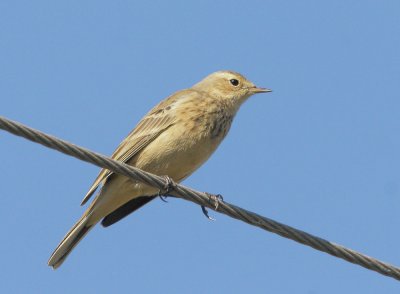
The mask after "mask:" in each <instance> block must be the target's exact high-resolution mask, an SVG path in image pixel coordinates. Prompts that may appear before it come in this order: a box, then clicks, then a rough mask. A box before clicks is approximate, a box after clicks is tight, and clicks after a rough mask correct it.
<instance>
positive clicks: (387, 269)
mask: <svg viewBox="0 0 400 294" xmlns="http://www.w3.org/2000/svg"><path fill="white" fill-rule="evenodd" d="M0 128H1V129H3V130H5V131H8V132H10V133H12V134H14V135H17V136H20V137H23V138H25V139H28V140H30V141H33V142H36V143H39V144H42V145H44V146H46V147H48V148H52V149H55V150H57V151H60V152H62V153H64V154H67V155H70V156H73V157H76V158H78V159H80V160H83V161H86V162H89V163H92V164H94V165H97V166H99V167H102V168H106V169H108V170H111V171H113V172H115V173H118V174H122V175H124V176H127V177H129V178H132V179H134V180H138V181H141V182H143V183H146V184H148V185H151V186H153V187H157V188H158V189H160V190H164V189H165V186H166V182H167V181H166V179H165V178H164V177H160V176H157V175H153V174H150V173H148V172H145V171H142V170H140V169H138V168H135V167H132V166H129V165H127V164H125V163H122V162H119V161H116V160H113V159H111V158H108V157H106V156H104V155H101V154H98V153H95V152H92V151H90V150H88V149H85V148H82V147H79V146H77V145H74V144H71V143H69V142H66V141H63V140H60V139H58V138H56V137H53V136H50V135H47V134H45V133H42V132H40V131H38V130H35V129H32V128H29V127H27V126H24V125H22V124H20V123H17V122H14V121H11V120H8V119H6V118H5V117H2V116H0ZM170 194H172V195H174V196H176V197H180V198H183V199H186V200H189V201H192V202H194V203H196V204H199V205H203V206H206V207H208V208H211V209H215V201H213V200H212V199H211V198H210V194H207V193H201V192H198V191H195V190H192V189H190V188H187V187H185V186H183V185H176V186H175V187H174V188H173V191H171V192H170ZM217 211H218V212H221V213H224V214H226V215H228V216H230V217H233V218H236V219H238V220H241V221H244V222H246V223H248V224H250V225H253V226H257V227H259V228H261V229H264V230H266V231H269V232H272V233H275V234H278V235H280V236H282V237H284V238H288V239H291V240H293V241H296V242H298V243H301V244H304V245H307V246H309V247H312V248H314V249H316V250H319V251H323V252H326V253H328V254H330V255H333V256H335V257H339V258H341V259H344V260H346V261H348V262H351V263H354V264H358V265H360V266H362V267H365V268H367V269H369V270H373V271H376V272H378V273H380V274H382V275H385V276H388V277H392V278H394V279H397V280H400V269H399V268H397V267H395V266H392V265H390V264H388V263H384V262H382V261H379V260H377V259H375V258H372V257H369V256H366V255H364V254H361V253H359V252H356V251H354V250H351V249H348V248H346V247H343V246H341V245H338V244H335V243H331V242H329V241H327V240H324V239H322V238H319V237H316V236H313V235H311V234H308V233H306V232H303V231H301V230H298V229H295V228H293V227H290V226H287V225H284V224H282V223H279V222H277V221H274V220H272V219H269V218H266V217H263V216H261V215H258V214H256V213H254V212H251V211H248V210H245V209H243V208H240V207H238V206H235V205H233V204H229V203H228V202H225V201H221V202H219V205H218V210H217Z"/></svg>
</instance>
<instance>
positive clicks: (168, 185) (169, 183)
mask: <svg viewBox="0 0 400 294" xmlns="http://www.w3.org/2000/svg"><path fill="white" fill-rule="evenodd" d="M163 178H164V179H165V185H164V187H163V189H162V190H161V189H160V191H158V197H160V199H161V200H162V201H164V202H168V201H167V200H166V199H167V197H168V194H169V193H170V192H171V191H172V190H174V188H175V186H176V183H175V182H174V181H173V180H172V179H171V178H170V177H169V176H163Z"/></svg>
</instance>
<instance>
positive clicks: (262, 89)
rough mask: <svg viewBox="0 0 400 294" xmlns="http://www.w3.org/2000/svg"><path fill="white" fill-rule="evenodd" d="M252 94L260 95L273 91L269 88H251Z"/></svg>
mask: <svg viewBox="0 0 400 294" xmlns="http://www.w3.org/2000/svg"><path fill="white" fill-rule="evenodd" d="M250 92H252V93H253V94H258V93H268V92H272V90H271V89H267V88H258V87H253V88H250Z"/></svg>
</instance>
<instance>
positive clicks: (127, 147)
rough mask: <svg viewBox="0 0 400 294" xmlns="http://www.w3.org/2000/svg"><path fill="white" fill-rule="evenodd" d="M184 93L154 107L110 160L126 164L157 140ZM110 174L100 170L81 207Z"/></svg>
mask: <svg viewBox="0 0 400 294" xmlns="http://www.w3.org/2000/svg"><path fill="white" fill-rule="evenodd" d="M186 91H187V90H184V91H181V92H178V93H176V94H174V95H172V96H170V97H168V98H167V99H165V100H163V101H162V102H160V103H159V104H158V105H157V106H155V107H154V108H153V109H152V110H151V111H150V112H149V113H148V114H147V115H146V116H145V117H144V118H143V119H142V120H141V121H140V122H139V123H138V125H137V126H136V127H135V128H134V129H133V131H132V132H130V133H129V135H128V136H127V137H126V138H125V139H124V140H123V141H122V142H121V144H120V145H119V146H118V148H117V149H116V150H115V151H114V153H113V154H112V156H111V158H113V159H115V160H118V161H121V162H127V161H128V160H129V159H131V158H132V157H134V156H135V155H136V154H137V153H138V152H139V151H141V150H142V149H143V148H144V147H146V146H147V145H148V144H150V143H151V142H152V141H153V140H154V139H155V138H157V137H158V136H159V135H160V134H161V133H162V132H163V131H165V130H166V129H167V128H169V127H170V126H172V125H173V124H174V123H175V116H174V115H173V114H172V113H173V112H174V110H173V105H174V103H175V102H176V101H177V100H178V98H179V99H182V96H186V94H189V93H185V92H186ZM111 174H112V172H111V171H109V170H107V169H102V170H101V171H100V173H99V175H98V176H97V178H96V180H95V181H94V183H93V184H92V186H91V187H90V189H89V191H88V192H87V194H86V196H85V198H83V200H82V203H81V205H84V204H85V203H86V202H87V201H88V200H89V199H90V197H91V196H92V195H93V193H94V192H95V191H96V189H97V188H98V186H99V185H100V184H101V183H102V182H103V181H104V180H106V179H107V178H108V177H109V176H110V175H111Z"/></svg>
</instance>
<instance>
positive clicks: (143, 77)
mask: <svg viewBox="0 0 400 294" xmlns="http://www.w3.org/2000/svg"><path fill="white" fill-rule="evenodd" d="M399 15H400V2H399V1H211V0H209V1H191V2H189V1H148V2H146V3H145V1H99V0H97V1H64V2H61V1H2V2H0V102H1V103H0V105H1V115H4V116H6V117H9V118H11V119H14V120H17V121H20V122H22V123H25V124H27V125H29V126H32V127H34V128H37V129H40V130H42V131H45V132H47V133H50V134H53V135H56V136H58V137H61V138H64V139H66V140H69V141H71V142H74V143H76V144H79V145H82V146H85V147H88V148H90V149H92V150H95V151H98V152H101V153H103V154H107V155H109V154H111V153H112V151H113V150H114V148H115V147H116V146H117V145H118V143H119V142H120V141H121V140H122V139H123V138H124V137H125V135H126V134H127V133H128V132H129V131H130V130H131V129H132V128H133V127H134V126H135V124H136V123H137V122H138V120H139V119H140V118H141V117H142V116H143V115H144V114H145V113H146V112H147V111H148V110H149V109H150V108H151V107H153V106H154V105H155V104H156V103H157V102H158V101H159V100H161V99H163V98H165V97H166V96H168V95H169V94H171V93H173V92H175V91H177V90H179V89H182V88H186V87H190V86H191V85H193V84H194V83H196V82H197V81H199V80H200V79H201V78H203V77H204V76H206V75H207V74H209V73H211V72H214V71H216V70H220V69H231V70H235V71H238V72H241V73H243V74H244V75H246V76H247V77H248V78H249V79H250V80H252V81H253V82H254V83H256V84H257V85H259V86H264V87H269V88H272V89H273V90H274V92H273V93H271V94H268V95H258V96H254V97H253V98H251V99H250V100H249V101H248V102H247V103H246V104H245V105H244V106H243V107H242V109H241V110H240V112H239V114H238V115H237V117H236V121H235V122H234V124H233V127H232V129H231V132H230V134H229V136H228V138H227V139H226V140H225V141H224V142H223V144H222V145H221V146H220V148H219V149H218V151H217V152H216V153H215V154H214V156H213V157H212V158H211V159H210V160H209V161H208V162H207V163H206V164H205V165H204V166H203V167H202V168H201V169H200V170H198V172H196V173H195V174H194V175H193V176H192V177H190V178H189V179H188V180H186V181H185V183H184V184H185V185H188V186H190V187H193V188H195V189H197V190H201V191H208V192H211V193H221V194H222V195H224V197H225V199H226V200H227V201H229V202H231V203H234V204H236V205H239V206H241V207H244V208H246V209H249V210H252V211H255V212H257V213H259V214H262V215H265V216H267V217H270V218H273V219H276V220H278V221H281V222H283V223H286V224H289V225H292V226H295V227H297V228H300V229H302V230H305V231H307V232H310V233H312V234H315V235H318V236H321V237H323V238H326V239H328V240H330V241H333V242H336V243H339V244H343V245H344V246H348V247H350V248H352V249H355V250H358V251H361V252H363V253H365V254H368V255H370V256H374V257H376V258H379V259H381V260H383V261H387V262H390V263H393V264H397V265H400V250H399V247H400V236H399V225H400V220H399V212H400V167H399V166H400V139H399V136H400V123H399V112H400V99H399V98H400V95H399V92H400V90H399V85H400V18H399ZM0 142H1V144H0V163H1V164H0V173H1V175H2V176H1V180H0V215H1V222H0V232H1V233H2V236H1V242H0V259H1V268H0V277H1V283H0V291H1V292H2V293H7V292H8V293H112V292H113V293H115V292H128V291H129V292H133V293H162V292H166V293H248V292H250V293H399V289H400V287H399V285H400V284H399V283H398V282H397V281H396V280H394V279H390V278H387V277H384V276H381V275H379V274H377V273H375V272H372V271H368V270H366V269H364V268H361V267H359V266H356V265H353V264H350V263H347V262H345V261H342V260H340V259H337V258H334V257H331V256H329V255H327V254H324V253H321V252H318V251H315V250H313V249H311V248H309V247H305V246H302V245H300V244H297V243H295V242H292V241H290V240H287V239H283V238H281V237H279V236H277V235H274V234H270V233H267V232H265V231H262V230H260V229H258V228H255V227H251V226H249V225H247V224H244V223H242V222H239V221H236V220H234V219H231V218H229V217H226V216H224V215H220V214H218V213H215V212H211V215H212V216H214V217H216V218H217V221H216V222H210V221H207V219H206V218H205V217H204V216H203V215H202V213H201V210H200V208H199V207H197V206H196V205H194V204H192V203H190V202H186V201H184V200H180V199H170V200H169V203H167V204H165V203H163V202H161V201H159V200H157V201H154V202H153V203H151V204H150V205H148V206H146V207H145V208H143V209H141V210H140V211H138V212H137V213H135V214H133V215H131V216H130V217H129V218H127V219H125V220H123V221H121V222H120V223H118V224H117V225H115V226H112V227H110V228H108V229H103V228H101V227H100V226H99V227H97V228H95V229H94V230H93V231H92V232H91V233H90V234H89V235H88V236H87V237H86V238H85V240H84V241H83V242H82V243H80V244H79V246H78V247H77V248H76V249H75V250H74V252H73V253H72V254H71V256H70V257H69V259H68V260H67V261H66V263H65V264H64V265H63V266H62V267H61V268H60V269H59V270H57V271H53V270H51V268H49V267H47V265H46V262H47V259H48V257H49V255H50V254H51V252H52V251H53V249H54V248H55V246H56V245H57V244H58V242H59V241H60V240H61V238H62V237H63V236H64V234H65V233H66V232H67V230H68V229H69V228H70V227H71V226H72V224H73V223H74V222H75V221H76V220H77V219H78V218H79V216H80V215H81V214H82V213H83V211H84V208H82V207H80V206H79V203H80V201H81V199H82V197H83V196H84V194H85V193H86V191H87V189H88V188H89V186H90V184H91V183H92V181H93V179H94V177H95V176H96V175H97V172H98V168H97V167H95V166H92V165H89V164H87V163H84V162H81V161H79V160H76V159H73V158H70V157H66V156H64V155H62V154H60V153H57V152H55V151H52V150H49V149H46V148H44V147H41V146H39V145H36V144H33V143H30V142H28V141H25V140H23V139H20V138H17V137H15V136H12V135H10V134H8V133H5V132H0Z"/></svg>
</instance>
